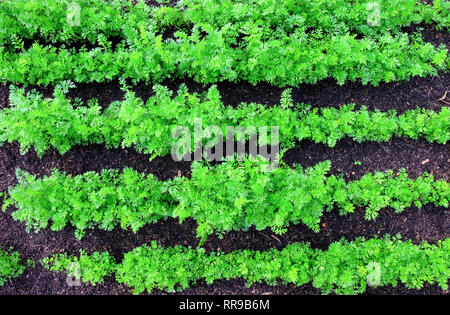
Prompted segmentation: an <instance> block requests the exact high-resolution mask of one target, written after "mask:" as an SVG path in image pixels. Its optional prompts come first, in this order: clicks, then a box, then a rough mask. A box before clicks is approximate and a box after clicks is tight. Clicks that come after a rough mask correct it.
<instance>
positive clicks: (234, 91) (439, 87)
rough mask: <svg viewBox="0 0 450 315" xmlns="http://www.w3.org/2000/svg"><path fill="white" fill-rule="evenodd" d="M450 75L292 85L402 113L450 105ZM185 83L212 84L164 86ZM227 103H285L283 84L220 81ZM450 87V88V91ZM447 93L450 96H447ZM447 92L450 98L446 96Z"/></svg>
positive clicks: (100, 94)
mask: <svg viewBox="0 0 450 315" xmlns="http://www.w3.org/2000/svg"><path fill="white" fill-rule="evenodd" d="M449 82H450V74H449V73H447V74H441V75H439V76H432V77H426V78H419V77H415V78H412V79H411V80H410V81H405V82H394V83H382V84H380V86H378V87H374V86H370V85H362V84H360V83H347V84H345V85H342V86H340V85H338V84H337V83H336V82H335V81H333V80H330V79H327V80H323V81H320V82H319V83H317V84H315V85H312V84H302V85H301V86H299V87H297V88H292V97H293V100H294V102H295V103H306V104H310V105H311V106H312V107H313V108H314V107H317V108H320V107H340V106H342V105H345V104H348V103H354V104H356V106H355V108H356V109H359V108H361V106H363V105H365V106H366V107H367V108H368V109H369V110H375V109H379V110H380V111H389V110H391V109H395V110H396V111H397V112H398V113H400V114H401V113H404V112H405V111H407V110H410V109H415V108H417V107H423V108H427V109H431V110H435V111H439V110H440V108H441V107H442V106H448V105H449V104H450V93H449V92H450V83H449ZM180 84H185V85H186V86H187V87H188V88H189V91H190V92H203V91H206V90H207V89H208V87H209V86H210V85H202V84H198V83H195V82H194V81H192V80H189V79H185V80H174V81H168V80H167V81H165V82H163V83H162V85H164V86H167V87H168V88H169V89H171V90H173V91H175V92H176V91H177V90H178V88H179V86H180ZM217 87H218V89H219V91H220V93H221V95H222V101H223V102H224V104H226V105H230V106H237V105H238V104H240V103H241V102H246V103H250V102H256V103H261V104H266V105H268V106H271V105H275V104H279V102H280V97H281V93H282V91H283V90H284V89H283V88H278V87H275V86H271V85H269V84H258V85H256V86H255V85H252V84H250V83H248V82H240V83H229V82H222V83H219V84H217ZM8 89H9V87H8V85H0V109H1V108H4V107H6V106H8V105H7V104H8V96H9V90H8ZM32 89H36V90H37V91H39V92H41V93H42V94H43V95H44V96H46V97H52V93H53V87H37V86H29V87H27V90H32ZM132 90H133V91H135V92H136V95H137V96H139V97H142V98H143V99H144V100H147V99H148V98H149V97H150V96H152V95H153V94H154V93H153V89H152V84H145V83H138V84H137V85H135V86H133V87H132ZM447 91H449V92H447ZM446 92H447V95H445V94H446ZM68 96H69V97H70V98H71V99H75V98H80V99H81V100H82V101H83V102H84V103H85V104H87V102H88V101H89V100H90V99H92V98H96V99H98V101H99V104H100V105H101V106H103V107H107V106H108V105H109V104H110V103H111V102H113V101H116V100H122V99H123V96H124V92H123V91H122V90H121V89H120V84H119V82H118V81H113V82H109V83H88V84H86V83H83V84H77V87H76V88H74V89H71V90H70V91H69V94H68ZM444 96H446V97H444Z"/></svg>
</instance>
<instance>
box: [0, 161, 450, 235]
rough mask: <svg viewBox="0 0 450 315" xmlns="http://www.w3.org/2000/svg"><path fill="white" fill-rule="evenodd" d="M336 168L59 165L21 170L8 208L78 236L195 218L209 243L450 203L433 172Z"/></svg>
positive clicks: (18, 216) (37, 224)
mask: <svg viewBox="0 0 450 315" xmlns="http://www.w3.org/2000/svg"><path fill="white" fill-rule="evenodd" d="M330 166H331V165H330V162H329V161H327V162H322V163H319V164H317V165H316V166H314V167H311V168H307V169H302V168H301V167H300V166H295V167H294V168H290V167H288V166H286V165H284V164H283V163H282V164H281V165H280V166H279V167H278V168H276V169H270V168H271V165H270V164H269V163H268V162H265V161H262V160H259V161H251V160H245V161H238V160H235V161H228V162H226V163H221V164H219V165H216V166H211V165H208V164H207V163H206V164H205V163H201V162H194V163H193V165H192V170H191V171H192V177H191V178H190V179H188V178H186V177H176V178H175V179H173V180H168V181H160V180H158V179H156V178H155V177H154V176H153V175H144V174H141V173H138V172H137V171H134V170H132V169H125V170H123V172H118V171H117V170H106V169H105V170H103V171H102V172H101V174H97V173H95V172H87V173H85V174H81V175H77V176H74V177H72V176H69V175H66V174H65V173H63V172H60V171H57V170H55V171H54V172H53V173H52V175H51V176H46V177H43V178H37V177H36V176H34V175H30V174H28V173H26V172H24V171H22V170H18V171H17V177H18V180H19V183H18V184H17V185H16V186H15V187H11V188H10V189H9V196H8V197H7V198H6V201H5V203H4V205H3V209H4V210H5V209H6V208H7V207H8V206H10V205H14V206H15V207H16V208H17V209H16V210H15V211H14V212H13V213H12V216H13V218H14V219H15V220H19V221H21V222H25V223H26V225H27V229H28V231H29V230H30V229H34V230H35V231H39V230H41V229H43V228H46V227H48V226H50V228H51V229H52V230H54V231H59V230H61V229H63V228H64V227H65V226H67V225H68V224H71V225H72V226H74V227H75V228H76V235H77V237H79V238H81V237H82V236H83V234H84V232H85V231H86V229H89V228H92V227H98V228H100V229H104V230H112V229H113V228H115V227H117V226H120V227H121V228H123V229H131V230H132V231H134V232H136V231H137V230H138V229H140V228H141V227H143V226H144V225H146V224H149V223H154V222H157V221H159V220H161V219H165V218H169V217H173V218H176V219H178V220H179V221H180V222H182V221H184V220H185V219H187V218H192V219H194V220H195V221H196V222H197V224H198V227H197V236H198V237H200V238H202V240H203V241H204V240H206V238H207V236H208V235H210V234H213V233H216V234H219V235H222V234H223V233H226V232H229V231H232V230H244V231H245V230H248V229H249V228H250V227H255V228H256V229H257V230H264V229H267V228H271V229H272V230H273V231H274V232H276V233H280V234H281V233H284V232H285V231H286V229H287V228H288V227H289V226H290V225H291V224H298V223H303V224H305V225H306V226H308V227H309V228H311V229H313V230H314V231H316V232H318V231H319V223H320V219H321V217H322V215H323V213H324V212H325V211H331V210H332V209H335V208H336V209H338V210H339V212H340V214H342V215H344V214H348V213H352V212H354V211H355V208H359V207H363V208H365V209H366V219H368V220H370V219H374V218H376V217H377V216H378V213H379V211H380V210H381V209H383V208H385V207H392V208H394V209H395V210H396V212H398V213H399V212H402V211H403V210H404V209H405V208H407V207H410V206H413V205H414V206H416V207H422V206H423V205H426V204H433V205H436V206H442V207H446V208H447V207H448V200H449V194H450V188H449V183H448V182H446V181H444V180H442V179H441V180H434V178H433V176H432V175H429V174H427V173H424V174H423V175H421V176H419V177H417V178H416V179H411V178H408V176H407V174H406V172H405V171H404V170H402V171H400V172H399V173H398V174H394V172H392V171H386V172H375V173H373V174H372V173H368V174H366V175H364V176H363V177H362V178H361V179H359V180H354V181H350V182H346V181H345V180H344V179H343V178H342V176H336V175H328V174H327V173H328V171H329V169H330Z"/></svg>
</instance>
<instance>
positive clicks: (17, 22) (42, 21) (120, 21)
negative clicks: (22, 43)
mask: <svg viewBox="0 0 450 315" xmlns="http://www.w3.org/2000/svg"><path fill="white" fill-rule="evenodd" d="M72 3H76V5H78V6H79V13H80V17H79V25H76V24H70V23H68V19H69V20H70V16H69V17H68V13H70V10H68V8H69V6H70V4H72ZM150 11H151V8H149V7H148V6H146V5H145V4H144V3H143V1H139V2H138V3H136V4H135V5H133V4H132V3H131V2H130V1H128V0H108V1H104V0H77V1H72V0H3V1H1V2H0V44H13V42H14V41H13V39H15V38H20V39H26V40H36V39H43V40H46V41H48V42H51V43H58V42H62V43H65V44H70V43H74V42H77V41H84V42H85V43H86V44H87V43H91V44H95V43H96V42H97V41H98V38H99V35H101V36H106V37H111V36H115V37H123V31H122V29H123V28H124V27H134V28H138V27H139V25H145V24H146V20H148V18H149V15H150ZM126 25H127V26H126Z"/></svg>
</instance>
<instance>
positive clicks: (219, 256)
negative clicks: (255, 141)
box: [42, 236, 450, 294]
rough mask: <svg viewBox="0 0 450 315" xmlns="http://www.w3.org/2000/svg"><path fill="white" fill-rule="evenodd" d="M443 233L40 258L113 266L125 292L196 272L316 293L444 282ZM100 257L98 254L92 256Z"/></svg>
mask: <svg viewBox="0 0 450 315" xmlns="http://www.w3.org/2000/svg"><path fill="white" fill-rule="evenodd" d="M449 253H450V239H445V240H444V241H438V242H437V244H436V245H430V244H428V243H426V242H423V243H422V244H420V245H415V244H413V243H412V242H411V241H402V240H401V238H400V237H399V236H397V237H389V236H386V237H384V238H373V239H369V240H364V239H363V238H358V239H356V240H354V241H352V242H349V241H346V240H341V241H338V242H334V243H332V244H331V245H330V246H329V247H328V249H327V250H318V249H312V248H311V247H310V246H309V244H307V243H294V244H290V245H288V246H286V247H285V248H284V249H282V250H275V249H270V250H268V251H262V252H260V251H253V250H237V251H233V252H230V253H223V252H211V253H206V252H205V250H204V249H202V248H188V247H183V246H176V247H168V248H163V247H162V246H159V245H157V244H156V242H152V244H151V246H147V245H143V246H140V247H138V248H135V249H134V250H132V251H131V252H128V253H126V254H125V255H124V258H123V259H122V261H121V262H120V263H116V264H115V265H112V263H111V261H113V258H112V257H111V256H109V255H108V253H106V252H104V253H97V252H95V253H93V254H92V255H88V254H86V253H85V252H81V256H80V258H77V257H73V256H67V255H65V254H59V255H55V256H53V257H50V258H46V259H44V260H43V261H42V263H43V265H44V267H46V268H48V269H50V270H52V271H67V272H68V273H72V270H71V269H70V268H71V267H70V266H72V265H73V264H71V263H73V262H83V263H82V266H80V267H81V268H80V271H81V274H80V275H79V277H80V278H81V279H82V280H83V281H95V283H97V282H101V281H102V280H103V279H104V277H105V275H106V274H109V273H110V272H114V273H115V278H116V280H117V282H119V283H125V284H126V285H128V286H129V287H131V288H132V291H133V293H135V294H139V293H141V292H144V291H148V292H151V291H153V290H154V289H159V290H166V291H169V292H173V291H174V290H177V291H181V290H183V289H186V288H188V287H190V286H192V285H193V284H195V283H196V282H197V281H199V280H205V281H206V283H207V284H212V283H213V282H214V281H216V280H220V279H226V280H230V279H235V278H243V279H244V280H245V281H246V284H247V285H248V286H250V285H252V284H254V283H267V284H268V285H277V284H278V283H280V282H281V283H283V284H287V283H292V284H294V285H296V286H301V285H304V284H307V283H311V284H312V286H314V287H315V288H319V289H320V290H321V291H322V293H324V294H329V293H337V294H358V293H363V292H365V291H366V289H367V288H368V287H369V286H372V287H381V286H387V285H392V286H397V285H398V284H399V283H404V284H405V285H406V287H407V288H410V289H413V288H414V289H420V288H422V287H423V285H424V283H430V284H434V283H436V284H438V285H439V286H440V287H441V288H442V289H444V290H446V289H447V288H448V279H449V276H450V273H449V270H450V269H449V263H448V262H449V259H450V257H449ZM99 258H101V259H99Z"/></svg>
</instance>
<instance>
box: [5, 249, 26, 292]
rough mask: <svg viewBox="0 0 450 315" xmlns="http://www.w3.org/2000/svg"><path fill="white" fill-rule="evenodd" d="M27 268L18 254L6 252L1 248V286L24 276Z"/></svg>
mask: <svg viewBox="0 0 450 315" xmlns="http://www.w3.org/2000/svg"><path fill="white" fill-rule="evenodd" d="M24 270H25V266H24V265H22V263H21V259H20V257H19V253H18V252H11V251H5V250H2V249H1V248H0V286H3V285H4V284H5V283H6V282H7V281H8V280H9V279H11V278H16V277H18V276H19V275H21V274H22V272H23V271H24Z"/></svg>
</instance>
